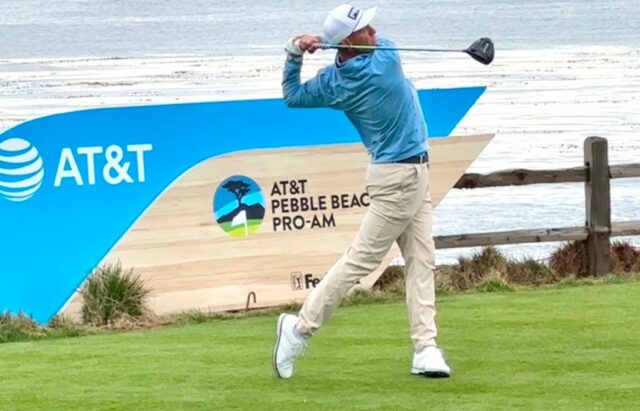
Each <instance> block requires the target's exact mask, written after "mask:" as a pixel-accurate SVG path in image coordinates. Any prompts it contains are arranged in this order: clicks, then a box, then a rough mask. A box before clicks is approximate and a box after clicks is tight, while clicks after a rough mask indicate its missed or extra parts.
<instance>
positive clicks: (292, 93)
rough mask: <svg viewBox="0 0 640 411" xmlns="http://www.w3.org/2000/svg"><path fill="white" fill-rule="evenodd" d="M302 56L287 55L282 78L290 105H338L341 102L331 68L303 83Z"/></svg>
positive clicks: (284, 93) (285, 97) (284, 92)
mask: <svg viewBox="0 0 640 411" xmlns="http://www.w3.org/2000/svg"><path fill="white" fill-rule="evenodd" d="M301 69H302V58H299V59H293V58H289V57H287V61H286V62H285V64H284V73H283V78H282V94H283V96H284V101H285V103H286V104H287V106H289V107H336V106H337V105H338V103H339V101H338V99H337V98H336V93H335V91H334V87H333V86H332V81H331V71H330V69H329V68H325V69H323V70H320V71H319V72H318V74H317V75H316V76H315V77H314V78H312V79H310V80H308V81H306V82H305V83H301V81H300V70H301Z"/></svg>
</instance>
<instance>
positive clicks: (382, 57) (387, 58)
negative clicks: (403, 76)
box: [373, 36, 401, 65]
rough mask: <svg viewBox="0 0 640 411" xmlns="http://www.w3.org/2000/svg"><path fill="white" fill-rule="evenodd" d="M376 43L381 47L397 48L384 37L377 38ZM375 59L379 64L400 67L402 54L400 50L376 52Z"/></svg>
mask: <svg viewBox="0 0 640 411" xmlns="http://www.w3.org/2000/svg"><path fill="white" fill-rule="evenodd" d="M376 43H377V45H378V46H379V47H393V48H395V47H396V44H395V43H394V42H392V41H391V40H389V39H388V38H386V37H384V36H376ZM373 58H374V60H376V61H377V62H378V64H394V65H400V64H401V62H400V53H398V50H376V52H375V53H373Z"/></svg>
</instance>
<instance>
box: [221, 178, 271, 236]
mask: <svg viewBox="0 0 640 411" xmlns="http://www.w3.org/2000/svg"><path fill="white" fill-rule="evenodd" d="M213 210H214V215H215V218H216V221H217V222H218V224H219V225H220V227H221V228H222V229H223V230H224V231H225V232H226V233H228V234H229V235H231V236H232V237H246V236H248V235H249V234H252V233H254V232H256V230H257V229H258V227H260V224H262V220H263V219H264V212H265V200H264V195H263V194H262V190H261V189H260V186H259V185H258V184H257V183H256V182H255V181H253V180H252V179H250V178H249V177H246V176H232V177H229V178H227V179H226V180H224V181H223V182H222V183H221V184H220V185H219V186H218V189H217V190H216V193H215V195H214V198H213Z"/></svg>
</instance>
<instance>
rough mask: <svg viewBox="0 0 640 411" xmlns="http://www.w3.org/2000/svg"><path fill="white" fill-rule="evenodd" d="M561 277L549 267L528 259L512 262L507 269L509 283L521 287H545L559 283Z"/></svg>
mask: <svg viewBox="0 0 640 411" xmlns="http://www.w3.org/2000/svg"><path fill="white" fill-rule="evenodd" d="M560 278H562V277H561V276H560V275H558V274H556V273H555V272H554V271H553V270H552V269H551V268H549V267H548V266H547V265H545V264H543V263H541V262H539V261H536V260H534V259H533V258H527V259H525V260H524V261H510V262H509V264H508V265H507V268H506V279H507V281H509V282H511V283H514V284H520V285H543V284H551V283H555V282H557V281H558V280H559V279H560Z"/></svg>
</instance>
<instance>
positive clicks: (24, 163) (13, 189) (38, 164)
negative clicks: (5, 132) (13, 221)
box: [0, 138, 44, 202]
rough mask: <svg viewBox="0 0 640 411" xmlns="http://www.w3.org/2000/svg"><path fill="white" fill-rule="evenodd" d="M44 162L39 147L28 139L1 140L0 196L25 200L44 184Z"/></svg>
mask: <svg viewBox="0 0 640 411" xmlns="http://www.w3.org/2000/svg"><path fill="white" fill-rule="evenodd" d="M43 178H44V164H43V161H42V157H41V156H40V153H38V149H37V148H36V147H35V146H34V145H33V144H31V143H30V142H29V141H27V140H23V139H21V138H9V139H7V140H4V141H1V142H0V196H2V197H4V198H6V199H7V200H9V201H16V202H17V201H25V200H28V199H29V198H31V197H33V195H34V194H35V193H36V192H37V191H38V190H39V189H40V187H41V186H42V179H43Z"/></svg>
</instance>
